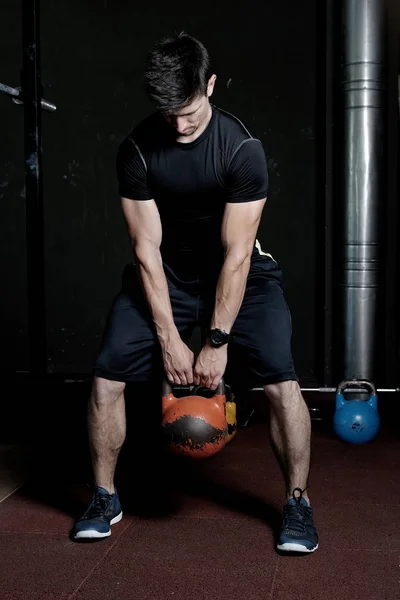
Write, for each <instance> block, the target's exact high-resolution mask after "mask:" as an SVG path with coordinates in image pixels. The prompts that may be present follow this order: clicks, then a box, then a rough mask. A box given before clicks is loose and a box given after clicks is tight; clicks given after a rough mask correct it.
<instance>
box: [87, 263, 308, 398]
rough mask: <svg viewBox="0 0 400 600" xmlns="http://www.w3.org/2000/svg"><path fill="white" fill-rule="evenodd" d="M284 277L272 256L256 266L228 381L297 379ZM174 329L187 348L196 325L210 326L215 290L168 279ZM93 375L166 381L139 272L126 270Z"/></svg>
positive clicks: (246, 385)
mask: <svg viewBox="0 0 400 600" xmlns="http://www.w3.org/2000/svg"><path fill="white" fill-rule="evenodd" d="M281 279H282V273H281V270H280V268H279V266H278V264H277V263H276V262H275V261H274V260H273V259H272V258H270V257H269V256H264V255H262V256H260V257H259V259H257V260H256V261H253V263H252V266H251V269H250V273H249V276H248V280H247V286H246V291H245V295H244V299H243V302H242V305H241V308H240V310H239V314H238V316H237V318H236V321H235V323H234V326H233V328H232V334H233V335H234V336H235V338H236V339H235V342H234V343H231V344H230V345H229V349H228V365H227V370H226V373H225V380H226V381H227V383H229V384H230V385H231V386H232V388H240V389H251V388H253V387H260V386H262V385H265V384H269V383H277V382H279V381H285V380H286V381H287V380H295V381H298V378H297V376H296V373H295V370H294V365H293V359H292V353H291V334H292V331H291V317H290V312H289V308H288V306H287V303H286V300H285V298H284V294H283V291H282V285H281ZM167 280H168V286H169V293H170V299H171V305H172V311H173V315H174V321H175V324H176V326H177V328H178V330H179V333H180V335H181V337H182V339H183V340H184V341H185V342H186V343H187V342H188V341H189V339H190V337H191V335H192V332H193V329H194V328H195V327H197V326H201V327H209V325H210V320H211V316H212V313H213V310H214V300H215V286H214V287H213V288H209V289H204V290H197V291H196V292H189V291H187V289H182V287H181V286H178V285H176V282H175V283H173V282H172V281H171V279H170V278H168V277H167ZM94 375H95V376H99V377H104V378H105V379H111V380H114V381H122V382H135V381H142V382H144V381H152V382H154V381H157V380H158V379H160V380H161V379H162V378H163V377H164V372H163V366H162V358H161V350H160V346H159V343H158V340H157V337H156V332H155V327H154V324H153V321H152V318H151V314H150V311H149V308H148V306H147V302H146V299H145V297H144V293H143V290H142V288H141V285H140V282H139V279H138V275H137V273H136V269H135V267H134V266H133V265H130V266H129V267H127V268H126V269H125V272H124V276H123V282H122V289H121V291H120V293H119V294H118V295H117V297H116V298H115V300H114V302H113V304H112V307H111V310H110V312H109V314H108V319H107V324H106V327H105V331H104V336H103V341H102V345H101V348H100V352H99V354H98V357H97V360H96V363H95V367H94Z"/></svg>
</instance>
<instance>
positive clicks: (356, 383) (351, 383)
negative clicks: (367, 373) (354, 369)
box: [336, 379, 376, 396]
mask: <svg viewBox="0 0 400 600" xmlns="http://www.w3.org/2000/svg"><path fill="white" fill-rule="evenodd" d="M352 387H358V388H368V391H369V392H370V395H371V396H376V387H375V386H374V384H373V383H372V381H369V380H368V379H346V380H344V381H342V382H341V383H339V385H338V387H337V390H336V395H339V394H343V391H344V390H345V389H348V388H349V389H351V388H352Z"/></svg>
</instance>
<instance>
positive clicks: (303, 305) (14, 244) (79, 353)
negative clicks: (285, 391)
mask: <svg viewBox="0 0 400 600" xmlns="http://www.w3.org/2000/svg"><path fill="white" fill-rule="evenodd" d="M17 6H18V5H17ZM188 7H189V5H188V4H187V3H183V2H176V3H173V4H172V5H171V4H168V5H165V4H163V3H160V4H159V8H158V9H157V8H156V7H155V5H154V4H153V3H143V4H141V5H140V15H139V5H137V4H136V3H132V2H127V1H125V2H124V1H122V0H120V1H109V2H107V0H103V1H102V2H97V3H95V2H87V1H80V2H78V1H77V0H71V1H70V2H68V3H61V2H54V0H52V1H50V0H42V2H41V13H42V18H41V31H42V36H41V37H42V41H41V43H42V48H41V55H42V82H43V85H44V95H45V97H47V98H48V99H49V100H51V101H53V102H54V103H55V104H56V105H57V107H58V110H57V112H56V113H54V114H44V115H43V174H44V209H45V248H46V265H45V266H46V297H47V325H48V331H47V338H48V368H49V372H56V373H71V372H79V373H90V370H91V365H92V361H93V359H94V356H95V353H96V351H97V348H98V344H99V343H100V338H101V335H102V332H103V327H104V323H105V317H106V314H107V310H108V307H109V304H110V302H111V301H112V299H113V297H114V295H115V294H116V292H117V291H118V288H119V285H120V278H121V272H122V268H123V266H124V265H125V264H126V263H127V262H129V260H130V258H131V255H130V248H129V243H128V238H127V235H126V230H125V225H124V222H123V218H122V213H121V210H120V205H119V198H118V195H117V192H116V181H115V170H114V164H115V154H116V151H117V148H118V144H119V143H120V142H121V140H122V139H123V138H124V137H125V135H126V134H127V133H128V132H129V131H130V129H131V128H132V127H133V126H134V125H135V124H136V123H137V122H139V121H140V120H141V119H142V118H143V117H144V116H146V115H147V114H148V113H149V112H150V111H151V110H152V107H151V106H150V105H149V104H148V102H147V99H146V97H145V95H144V93H143V91H142V87H141V86H142V74H143V64H144V59H145V56H146V53H147V51H148V49H149V47H150V46H151V45H152V44H153V43H154V42H155V41H156V40H157V39H158V38H159V37H160V36H162V35H165V34H169V33H171V32H173V31H175V30H177V31H179V30H181V29H185V30H186V31H188V32H189V33H191V34H193V35H195V36H197V37H199V38H200V39H201V40H202V41H203V42H204V43H205V44H206V46H208V48H209V50H210V52H211V54H212V55H213V57H214V59H215V66H216V72H217V75H218V80H217V86H216V91H215V95H214V97H213V101H214V102H215V104H217V105H220V106H221V107H222V108H225V109H226V110H228V111H231V112H233V113H234V114H236V115H237V116H238V117H240V118H241V119H242V120H243V121H244V122H246V123H247V124H248V125H249V126H250V127H251V128H252V129H253V130H255V131H256V132H257V133H258V135H259V136H260V138H261V140H262V141H263V143H264V146H265V150H266V153H267V156H268V165H269V172H270V197H269V201H268V204H267V207H266V210H265V213H264V217H263V221H262V224H261V228H260V233H259V238H260V240H261V242H262V245H263V247H264V249H266V250H267V251H269V252H271V253H272V254H273V255H274V257H275V258H276V259H277V260H278V262H279V263H280V264H281V266H282V268H283V270H284V274H285V289H286V296H287V300H288V303H289V305H290V307H291V310H292V318H293V352H294V356H295V361H296V366H297V370H298V373H299V375H300V377H301V379H302V381H304V382H305V383H313V382H314V383H315V379H316V373H315V365H316V359H317V355H318V353H319V348H318V347H317V346H316V344H315V339H316V333H317V322H316V320H317V317H316V310H317V304H318V293H317V287H318V280H317V279H316V266H315V265H316V257H317V254H318V252H319V249H318V248H317V235H316V231H317V208H318V203H321V202H324V198H323V195H322V196H321V195H320V194H319V193H317V189H316V153H317V152H318V148H317V140H316V22H315V15H316V3H315V1H314V0H307V2H302V3H285V2H281V3H273V4H271V3H259V2H256V1H255V0H252V1H250V2H247V3H246V5H245V10H244V7H243V5H241V6H240V9H239V8H238V9H235V8H233V5H232V3H228V2H226V3H224V4H221V3H215V2H210V1H206V2H205V3H203V4H202V5H201V11H200V10H198V8H196V9H195V7H193V11H192V14H190V13H188ZM3 13H4V17H5V18H6V23H7V24H8V25H9V26H8V27H5V28H4V29H3V31H4V34H3V37H2V41H1V44H2V55H3V56H4V52H5V50H6V51H7V55H8V57H9V62H8V64H7V65H6V66H5V68H4V69H3V71H2V72H3V75H2V77H3V78H4V79H8V81H5V82H6V83H10V84H12V83H14V84H17V83H18V79H19V69H20V64H21V63H20V56H21V54H20V49H19V30H18V28H19V22H18V21H19V16H18V11H17V9H16V8H15V5H14V4H13V3H11V2H10V1H9V0H8V2H6V3H3V4H2V7H1V8H0V14H1V19H2V23H4V21H3ZM7 60H8V59H7ZM0 102H1V104H0V108H1V110H2V115H3V130H4V131H5V136H6V143H5V144H3V145H2V146H1V149H0V153H1V154H0V169H1V171H0V181H1V182H6V181H7V182H8V183H7V187H2V188H0V194H3V197H2V199H1V201H2V203H3V206H6V212H7V215H6V218H5V219H4V221H2V222H1V224H0V238H1V241H0V244H1V248H2V251H3V252H2V255H3V256H5V260H3V261H2V264H1V273H0V275H1V277H2V279H4V278H5V281H6V286H7V298H4V297H3V299H2V310H3V311H4V323H3V330H4V333H5V337H6V339H8V340H10V344H9V345H11V343H12V340H15V337H16V335H17V339H18V345H17V348H16V349H15V350H13V351H12V352H9V357H8V360H9V363H10V367H11V368H12V369H14V370H24V369H27V368H28V362H27V350H26V347H27V344H26V340H27V319H26V301H25V296H26V285H25V281H26V278H25V273H24V268H25V267H24V244H25V242H24V238H25V234H24V226H25V225H24V199H23V197H22V196H21V190H22V189H23V185H24V183H23V154H22V152H23V147H22V139H23V138H22V112H21V111H20V110H19V107H17V106H15V105H13V104H12V102H11V100H9V99H8V98H0ZM7 169H8V170H7ZM2 185H3V183H2Z"/></svg>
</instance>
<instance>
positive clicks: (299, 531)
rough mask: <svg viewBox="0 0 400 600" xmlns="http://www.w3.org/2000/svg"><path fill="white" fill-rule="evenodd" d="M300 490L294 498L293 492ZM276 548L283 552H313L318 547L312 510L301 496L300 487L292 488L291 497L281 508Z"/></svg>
mask: <svg viewBox="0 0 400 600" xmlns="http://www.w3.org/2000/svg"><path fill="white" fill-rule="evenodd" d="M296 491H298V492H300V495H299V496H298V497H297V498H296V497H295V492H296ZM277 548H278V550H281V551H283V552H301V553H308V552H315V550H316V549H317V548H318V534H317V531H316V529H315V527H314V522H313V511H312V508H311V506H309V505H308V503H307V501H306V500H305V499H304V498H303V491H302V490H301V489H300V488H296V489H295V490H293V498H290V500H288V502H287V504H286V505H285V506H284V509H283V527H282V532H281V535H280V538H279V542H278V546H277Z"/></svg>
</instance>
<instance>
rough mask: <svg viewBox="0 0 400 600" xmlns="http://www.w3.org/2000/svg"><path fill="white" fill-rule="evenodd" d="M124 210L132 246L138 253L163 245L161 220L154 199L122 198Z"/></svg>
mask: <svg viewBox="0 0 400 600" xmlns="http://www.w3.org/2000/svg"><path fill="white" fill-rule="evenodd" d="M121 202H122V211H123V213H124V217H125V220H126V223H127V227H128V232H129V237H130V239H131V241H132V246H133V248H134V250H135V252H136V253H137V254H138V253H139V254H140V253H142V254H145V253H146V252H147V251H149V250H151V249H159V248H160V245H161V237H162V230H161V220H160V213H159V212H158V208H157V205H156V203H155V201H154V200H132V199H130V198H124V197H122V198H121Z"/></svg>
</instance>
